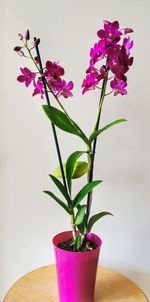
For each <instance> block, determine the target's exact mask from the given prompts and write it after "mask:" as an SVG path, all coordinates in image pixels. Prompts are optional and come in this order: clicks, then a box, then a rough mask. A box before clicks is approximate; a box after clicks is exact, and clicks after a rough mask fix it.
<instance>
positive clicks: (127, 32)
mask: <svg viewBox="0 0 150 302" xmlns="http://www.w3.org/2000/svg"><path fill="white" fill-rule="evenodd" d="M130 33H133V29H132V28H129V27H126V28H124V35H126V34H130Z"/></svg>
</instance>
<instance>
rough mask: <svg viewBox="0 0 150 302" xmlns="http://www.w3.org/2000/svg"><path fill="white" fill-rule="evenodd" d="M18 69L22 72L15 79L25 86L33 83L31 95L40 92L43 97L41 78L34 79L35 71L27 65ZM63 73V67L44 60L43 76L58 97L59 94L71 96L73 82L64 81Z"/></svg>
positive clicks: (66, 96)
mask: <svg viewBox="0 0 150 302" xmlns="http://www.w3.org/2000/svg"><path fill="white" fill-rule="evenodd" d="M20 71H21V73H22V74H21V75H19V76H18V77H17V80H18V81H19V82H21V83H23V82H24V83H25V86H26V87H28V86H29V85H30V84H31V83H33V86H34V91H33V94H32V96H35V95H37V94H40V95H41V98H42V99H43V95H44V89H43V82H42V80H41V78H38V79H37V81H36V80H35V79H36V73H35V72H32V71H31V70H29V69H28V68H27V67H24V68H20ZM64 73H65V72H64V69H63V68H62V67H61V66H60V65H59V64H58V63H56V62H53V63H52V62H51V61H47V62H46V68H45V72H44V76H45V79H46V82H47V83H48V87H49V89H50V91H52V92H53V93H54V94H55V95H56V96H57V97H58V98H59V97H61V96H63V97H64V98H68V97H71V96H73V94H72V91H71V90H72V89H73V87H74V85H73V82H72V81H70V82H68V83H66V81H65V80H64V79H62V78H61V77H62V76H63V75H64Z"/></svg>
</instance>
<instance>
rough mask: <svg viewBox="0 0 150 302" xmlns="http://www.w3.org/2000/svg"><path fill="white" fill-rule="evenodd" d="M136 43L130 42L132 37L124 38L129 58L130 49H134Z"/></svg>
mask: <svg viewBox="0 0 150 302" xmlns="http://www.w3.org/2000/svg"><path fill="white" fill-rule="evenodd" d="M133 45H134V43H133V41H130V37H128V38H124V40H123V46H124V48H125V50H126V54H127V56H128V55H129V54H130V49H131V48H132V47H133Z"/></svg>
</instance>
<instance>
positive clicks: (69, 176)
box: [66, 151, 85, 192]
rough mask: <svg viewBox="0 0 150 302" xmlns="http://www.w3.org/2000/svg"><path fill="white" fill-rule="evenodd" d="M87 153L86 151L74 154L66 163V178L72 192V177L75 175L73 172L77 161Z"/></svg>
mask: <svg viewBox="0 0 150 302" xmlns="http://www.w3.org/2000/svg"><path fill="white" fill-rule="evenodd" d="M83 153H85V152H84V151H76V152H74V153H72V154H71V155H70V156H69V158H68V160H67V162H66V177H67V183H68V188H69V191H70V192H71V179H72V175H73V171H74V165H75V163H76V161H77V159H78V158H79V157H80V156H81V155H82V154H83Z"/></svg>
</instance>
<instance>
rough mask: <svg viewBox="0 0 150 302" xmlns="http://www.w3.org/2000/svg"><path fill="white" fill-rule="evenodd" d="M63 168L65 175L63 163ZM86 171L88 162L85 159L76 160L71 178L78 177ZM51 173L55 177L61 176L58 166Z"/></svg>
mask: <svg viewBox="0 0 150 302" xmlns="http://www.w3.org/2000/svg"><path fill="white" fill-rule="evenodd" d="M63 168H64V171H65V176H66V164H63ZM87 172H88V163H87V162H85V161H76V162H75V165H74V170H73V174H72V179H75V178H79V177H81V176H83V175H84V174H86V173H87ZM53 175H54V176H55V177H56V178H62V174H61V169H60V166H58V167H57V168H56V169H55V170H54V171H53Z"/></svg>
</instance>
